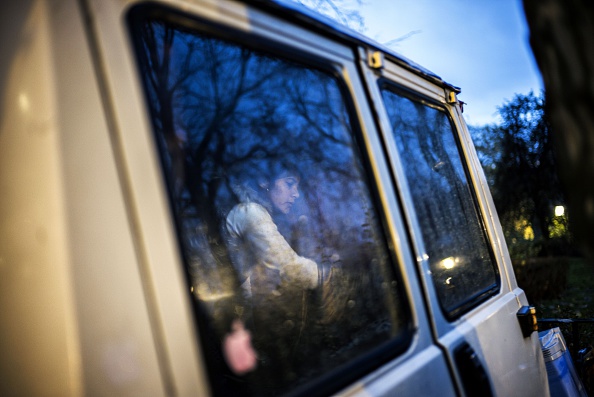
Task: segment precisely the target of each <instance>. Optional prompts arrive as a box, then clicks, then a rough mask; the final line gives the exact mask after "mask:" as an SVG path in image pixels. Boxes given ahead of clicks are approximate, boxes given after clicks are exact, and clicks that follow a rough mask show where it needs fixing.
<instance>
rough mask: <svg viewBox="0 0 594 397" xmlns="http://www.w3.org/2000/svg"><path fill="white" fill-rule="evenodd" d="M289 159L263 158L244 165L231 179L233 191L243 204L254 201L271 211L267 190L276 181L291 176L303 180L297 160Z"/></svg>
mask: <svg viewBox="0 0 594 397" xmlns="http://www.w3.org/2000/svg"><path fill="white" fill-rule="evenodd" d="M292 160H293V161H289V160H288V159H278V158H263V159H252V160H251V161H249V162H246V163H243V164H242V166H241V169H239V171H238V172H236V173H235V177H233V178H231V181H232V182H231V186H232V190H233V192H234V193H235V195H236V196H237V199H238V200H239V201H241V202H246V201H253V202H257V203H259V204H262V205H265V206H266V207H267V208H268V209H269V210H271V209H272V208H271V207H270V208H269V205H268V204H270V203H269V201H270V200H269V198H268V195H267V189H268V188H269V187H270V186H272V185H273V184H274V181H276V180H277V179H280V178H286V177H289V176H293V177H297V178H301V173H300V172H299V169H298V167H297V164H295V163H296V160H297V159H296V158H293V159H292Z"/></svg>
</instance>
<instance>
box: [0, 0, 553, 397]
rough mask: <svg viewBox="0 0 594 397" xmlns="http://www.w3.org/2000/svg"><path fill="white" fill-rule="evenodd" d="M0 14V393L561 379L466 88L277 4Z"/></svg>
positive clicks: (96, 1) (530, 389)
mask: <svg viewBox="0 0 594 397" xmlns="http://www.w3.org/2000/svg"><path fill="white" fill-rule="evenodd" d="M0 21H1V23H0V29H1V30H0V32H1V34H0V40H1V42H2V45H1V46H0V65H1V66H0V87H1V90H0V93H1V94H2V97H1V101H0V192H1V195H0V197H1V199H0V316H1V317H0V318H1V321H2V323H1V325H0V395H2V396H81V395H89V396H94V395H103V396H128V395H139V396H160V395H166V396H190V395H192V396H195V395H199V396H211V395H212V396H268V395H279V396H293V395H295V396H308V397H310V396H318V395H320V396H321V395H333V394H338V395H344V396H414V397H419V396H490V395H492V396H501V397H510V396H522V397H526V396H538V397H541V396H548V395H549V391H548V387H547V375H546V371H545V367H544V363H543V358H542V354H541V350H540V345H539V340H538V335H537V333H536V332H533V331H534V325H535V315H534V312H533V311H531V308H530V307H529V306H528V302H527V299H526V296H525V295H524V292H523V291H522V290H521V289H519V288H518V286H517V284H516V280H515V277H514V273H513V269H512V266H511V262H510V259H509V255H508V251H507V247H506V245H505V241H504V238H503V234H502V231H501V227H500V224H499V221H498V218H497V214H496V212H495V208H494V205H493V201H492V199H491V195H490V193H489V189H488V187H487V184H486V182H485V178H484V175H483V172H482V170H481V167H480V165H479V162H478V160H477V157H476V153H475V150H474V148H473V145H472V141H471V139H470V136H469V133H468V130H467V128H466V126H465V124H464V120H463V118H462V115H461V109H460V105H459V102H458V101H457V99H456V95H457V94H458V93H459V89H458V88H456V87H454V86H452V85H450V84H448V83H446V82H444V81H443V80H442V79H440V78H439V77H438V76H436V75H434V74H432V73H431V72H429V71H427V70H425V69H423V68H421V67H419V66H418V65H416V64H414V63H412V62H410V61H408V60H407V59H405V58H403V57H401V56H399V55H398V54H395V53H394V52H392V51H390V50H388V49H386V48H382V47H381V46H380V45H378V44H376V43H374V42H372V41H370V40H368V39H366V38H364V37H361V36H359V35H357V34H354V33H352V32H350V31H348V30H346V29H344V28H341V27H339V26H335V25H333V24H332V23H329V22H328V21H326V20H323V19H320V18H318V17H315V16H313V14H312V13H309V12H308V11H306V10H304V9H302V8H300V7H297V6H296V5H294V4H292V3H288V2H287V3H285V2H280V1H279V2H276V1H275V2H270V1H246V2H240V1H224V0H192V1H190V0H188V1H182V0H174V1H150V2H146V1H134V0H79V1H75V0H61V1H51V2H50V1H43V0H31V1H14V2H3V3H2V6H0Z"/></svg>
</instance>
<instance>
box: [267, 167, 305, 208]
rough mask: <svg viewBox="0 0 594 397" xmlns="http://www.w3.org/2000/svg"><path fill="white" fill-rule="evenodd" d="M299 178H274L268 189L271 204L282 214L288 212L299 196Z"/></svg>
mask: <svg viewBox="0 0 594 397" xmlns="http://www.w3.org/2000/svg"><path fill="white" fill-rule="evenodd" d="M298 188H299V178H297V177H295V176H287V177H284V178H279V179H276V180H275V181H274V183H273V185H272V186H271V187H270V189H269V191H268V196H269V197H270V201H272V204H273V205H274V206H275V207H276V208H277V209H278V210H279V211H280V212H282V213H283V214H288V213H289V212H290V211H291V208H292V207H293V204H294V203H295V200H297V198H298V197H299V190H298Z"/></svg>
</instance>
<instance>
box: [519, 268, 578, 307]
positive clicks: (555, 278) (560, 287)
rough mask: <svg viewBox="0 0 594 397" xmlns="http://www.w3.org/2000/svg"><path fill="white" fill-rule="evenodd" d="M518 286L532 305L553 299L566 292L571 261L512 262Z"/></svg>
mask: <svg viewBox="0 0 594 397" xmlns="http://www.w3.org/2000/svg"><path fill="white" fill-rule="evenodd" d="M512 264H513V267H514V271H515V273H516V279H517V281H518V286H519V287H520V288H522V289H523V290H524V292H526V296H527V297H528V300H529V301H530V303H531V304H534V303H535V302H540V301H542V300H544V299H553V298H557V297H559V295H560V294H561V293H562V292H563V291H564V290H565V287H566V286H567V274H568V269H569V264H570V259H569V258H565V257H542V258H529V259H522V260H512Z"/></svg>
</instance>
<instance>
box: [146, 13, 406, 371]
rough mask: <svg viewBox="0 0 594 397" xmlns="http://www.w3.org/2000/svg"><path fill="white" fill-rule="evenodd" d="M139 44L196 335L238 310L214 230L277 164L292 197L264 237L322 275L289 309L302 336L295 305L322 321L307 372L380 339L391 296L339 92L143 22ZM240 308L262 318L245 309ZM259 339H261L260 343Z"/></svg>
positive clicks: (334, 83) (257, 56) (246, 53)
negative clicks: (273, 231) (198, 326)
mask: <svg viewBox="0 0 594 397" xmlns="http://www.w3.org/2000/svg"><path fill="white" fill-rule="evenodd" d="M140 40H141V44H142V50H143V51H142V52H141V54H140V55H141V56H140V58H141V59H140V60H141V62H140V63H141V67H142V71H143V76H144V78H145V86H146V87H147V91H148V98H149V106H150V110H151V112H150V114H151V117H152V122H153V125H154V128H155V136H156V140H157V142H158V145H157V146H158V147H159V149H160V150H161V157H162V163H163V165H164V169H165V175H166V177H167V182H168V184H169V190H170V194H171V195H172V200H171V201H172V205H173V206H174V212H175V214H176V217H177V219H176V222H177V226H178V228H179V229H180V230H179V231H180V239H181V242H182V244H183V252H184V255H185V256H186V258H185V260H186V265H187V270H188V272H189V275H190V281H191V283H192V287H193V288H194V291H195V294H196V296H197V297H198V298H199V300H200V302H201V303H204V304H200V305H197V307H199V310H202V309H203V308H204V307H207V310H210V312H209V313H208V314H209V315H210V317H209V320H208V321H209V322H210V321H214V322H215V323H216V322H220V324H218V325H217V324H215V327H217V328H218V329H217V332H218V333H221V334H222V333H224V332H226V331H225V329H224V327H225V325H227V326H228V325H229V324H230V319H229V316H230V315H234V314H238V313H236V312H235V310H236V308H237V307H239V306H241V305H236V303H237V300H239V299H241V298H239V297H237V296H234V294H235V293H236V292H237V291H240V290H241V289H240V287H239V280H238V276H237V275H236V272H235V269H234V266H233V264H232V262H231V260H230V256H229V253H228V250H227V245H226V242H227V241H226V240H227V239H226V235H225V233H228V232H227V229H226V228H224V227H222V226H223V225H224V221H225V219H226V217H227V214H228V213H229V211H230V210H231V208H232V207H233V206H234V205H236V204H237V202H238V200H239V197H236V194H237V195H239V193H238V189H236V188H237V186H236V185H238V184H241V183H243V182H245V181H251V183H254V182H258V183H257V184H256V185H257V186H260V187H261V185H259V178H260V177H262V176H264V177H272V176H271V175H270V174H271V172H270V170H269V168H272V164H277V163H278V162H282V163H283V164H282V165H283V166H287V167H289V168H291V169H293V168H294V169H297V170H298V173H299V174H300V175H301V180H300V183H301V184H300V190H301V192H300V194H301V197H302V198H301V199H300V200H299V203H296V204H295V208H294V209H293V210H292V211H291V214H289V215H290V216H289V217H288V218H287V217H285V218H287V219H285V221H284V222H281V220H280V219H276V218H274V223H275V226H276V227H278V229H279V231H280V232H281V233H282V234H283V236H284V237H285V238H286V240H287V241H289V242H290V243H292V245H293V249H295V250H296V251H297V252H298V253H299V255H302V256H307V257H308V258H311V259H314V260H315V261H316V263H317V264H318V265H319V266H320V268H321V269H323V270H327V271H328V272H330V273H328V274H331V275H332V277H328V278H326V279H324V280H325V283H324V288H322V290H323V293H319V295H316V296H314V297H310V298H312V299H310V301H312V302H313V301H315V304H313V305H310V304H309V303H307V302H306V300H305V299H304V300H303V302H302V309H303V310H300V312H301V315H302V317H303V321H302V323H303V324H305V317H306V314H307V310H306V309H307V307H308V306H309V307H312V306H313V307H314V309H313V310H312V312H313V313H314V314H312V318H314V317H313V316H316V317H315V318H321V317H324V322H322V321H311V320H308V321H311V322H310V323H308V325H307V326H308V327H311V328H312V329H313V328H315V332H314V331H311V332H310V333H309V334H308V335H309V337H311V338H313V339H311V340H310V341H309V342H308V343H310V342H311V346H317V347H322V346H323V348H324V349H325V353H323V354H320V357H321V358H320V363H322V362H324V364H323V365H327V367H328V368H333V367H335V366H336V363H337V362H343V361H344V360H345V359H346V358H348V357H349V355H352V356H356V355H358V354H360V353H361V352H363V351H365V346H371V345H374V346H375V345H377V344H379V343H381V342H382V341H385V340H387V339H388V338H390V336H391V335H393V333H394V332H395V331H393V328H392V325H393V324H398V322H399V321H400V319H401V318H402V317H401V316H402V312H401V311H400V310H399V307H397V305H394V301H395V299H394V298H395V297H396V295H397V294H396V292H395V291H396V283H395V282H391V281H392V280H393V279H394V275H393V274H391V273H390V272H391V270H389V268H388V263H387V262H388V260H389V259H388V251H387V249H386V246H385V240H384V237H383V236H382V232H381V228H380V224H379V221H378V219H377V214H376V211H375V208H374V206H373V204H372V199H371V197H370V192H369V188H368V181H367V178H366V172H365V170H364V168H363V164H362V163H361V160H360V159H361V157H362V156H361V153H359V152H358V145H357V142H356V141H355V138H354V135H355V134H354V133H353V131H352V125H351V119H350V117H349V112H348V111H347V106H346V104H345V102H344V99H343V94H344V92H342V90H341V86H340V82H339V80H338V79H337V78H336V77H335V76H333V75H332V74H331V73H326V72H324V71H320V70H317V69H313V68H307V67H304V66H303V65H301V64H297V63H294V62H292V61H291V60H288V59H282V58H280V57H272V56H269V55H267V54H265V53H260V52H257V51H255V50H250V49H248V48H247V47H242V46H239V45H236V44H232V43H229V42H226V41H223V40H219V39H216V38H212V37H207V36H206V35H202V34H199V33H197V32H194V31H188V30H184V29H183V28H175V29H174V28H171V27H169V25H165V24H163V23H160V22H156V21H149V22H148V23H145V24H144V25H143V27H142V35H141V39H140ZM270 215H272V216H273V217H275V216H276V215H278V214H275V213H274V211H271V213H270ZM291 216H292V218H291ZM320 274H325V273H324V272H320ZM388 281H390V282H388ZM327 286H328V288H326V287H327ZM299 293H300V294H303V291H299ZM287 296H288V295H287ZM303 296H304V297H305V295H303ZM319 296H321V297H323V299H324V301H323V304H319V299H318V297H319ZM225 297H228V298H230V299H226V300H225V299H224V298H225ZM386 298H387V299H386ZM208 302H212V305H208ZM225 303H230V304H229V305H226V304H225ZM239 303H241V302H239ZM281 306H283V305H281ZM288 306H289V305H287V307H288ZM243 307H244V308H246V307H247V309H246V310H251V309H253V312H254V313H255V312H256V309H260V311H261V312H266V310H267V306H264V307H257V305H255V304H253V302H252V306H251V307H249V305H243ZM283 307H284V306H283ZM248 317H249V316H248ZM281 317H282V316H281V315H277V316H276V317H275V318H274V319H272V320H271V321H272V322H279V321H280V320H283V319H282V318H281ZM254 318H255V317H254ZM295 318H299V317H295ZM300 321H301V320H300ZM281 322H282V321H281ZM303 324H302V327H301V326H300V327H299V337H301V335H302V334H301V331H303V330H304V329H305V328H303V327H305V325H303ZM254 329H255V328H254ZM287 335H288V334H287ZM259 337H260V338H261V339H262V338H263V339H266V335H264V333H262V335H259ZM293 339H294V338H293ZM293 339H291V340H289V338H287V340H288V341H289V342H291V343H294V340H293ZM327 342H332V343H330V344H327ZM291 348H293V347H291ZM339 348H340V349H342V351H341V353H340V355H337V351H338V349H339ZM263 350H265V349H263ZM270 351H272V349H271V350H270ZM304 353H306V352H305V351H304ZM305 356H307V354H305ZM305 356H304V357H305ZM279 361H282V360H279ZM275 364H276V363H275ZM306 367H308V369H307V371H310V370H311V368H313V367H311V366H310V365H309V363H308V365H307V366H306ZM310 367H311V368H310ZM314 372H317V368H316V371H314ZM308 376H309V375H308ZM311 376H318V375H317V374H313V373H312V374H311Z"/></svg>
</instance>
